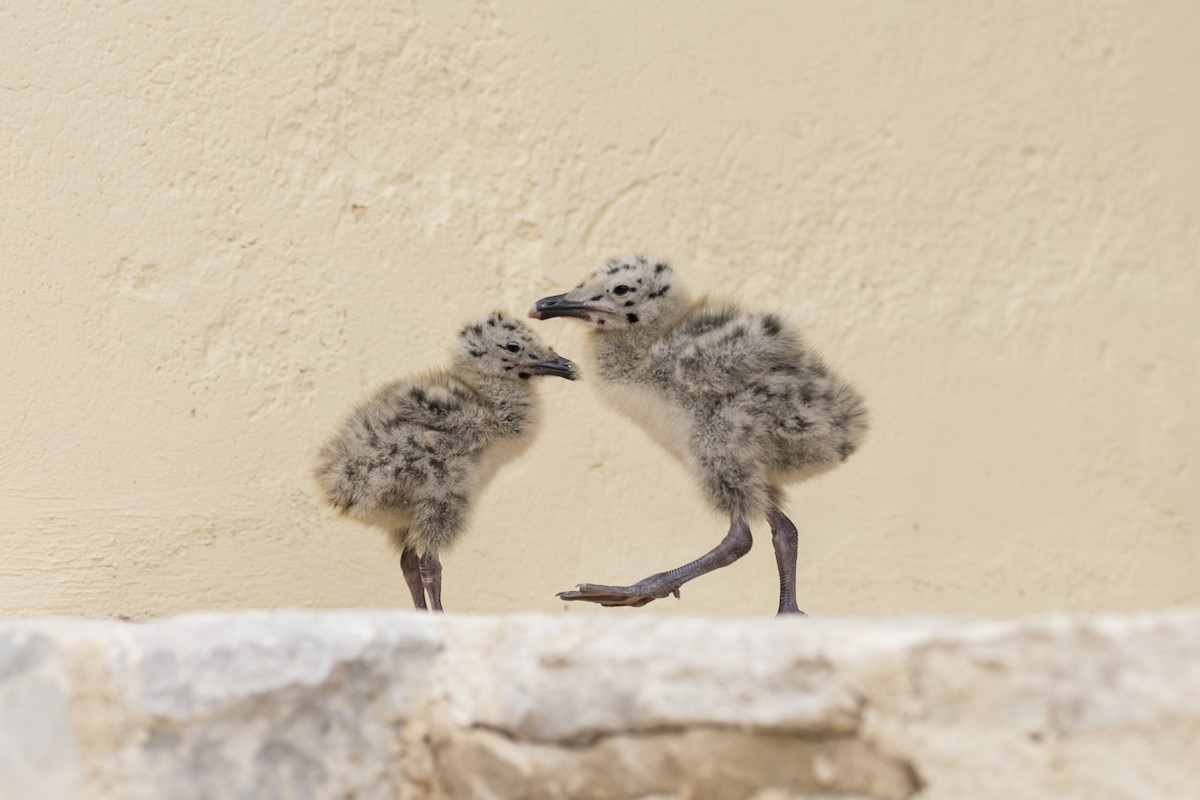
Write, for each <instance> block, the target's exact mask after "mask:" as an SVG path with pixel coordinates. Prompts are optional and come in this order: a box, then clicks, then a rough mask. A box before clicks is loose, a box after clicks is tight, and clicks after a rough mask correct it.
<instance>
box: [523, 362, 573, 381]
mask: <svg viewBox="0 0 1200 800" xmlns="http://www.w3.org/2000/svg"><path fill="white" fill-rule="evenodd" d="M521 371H522V372H528V373H529V374H530V375H554V376H555V377H558V378H566V379H567V380H569V381H573V380H575V379H576V378H578V377H579V367H578V366H576V365H575V362H574V361H568V360H567V359H565V358H563V357H562V356H555V358H554V360H553V361H539V362H538V363H536V364H529V365H527V366H525V367H523V368H522V370H521Z"/></svg>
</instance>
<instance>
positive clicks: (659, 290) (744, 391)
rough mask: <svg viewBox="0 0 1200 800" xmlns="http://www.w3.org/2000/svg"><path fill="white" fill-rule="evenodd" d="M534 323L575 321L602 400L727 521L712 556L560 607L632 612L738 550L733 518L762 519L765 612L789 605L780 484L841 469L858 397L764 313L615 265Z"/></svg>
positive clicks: (548, 303) (786, 525)
mask: <svg viewBox="0 0 1200 800" xmlns="http://www.w3.org/2000/svg"><path fill="white" fill-rule="evenodd" d="M529 316H531V317H533V318H535V319H550V318H552V317H571V318H574V319H577V320H581V321H583V322H585V323H587V324H588V326H589V327H590V328H591V330H590V345H591V350H592V356H593V358H594V361H595V367H594V368H595V370H596V374H597V375H598V376H599V380H598V384H599V386H600V390H601V392H602V394H603V396H604V398H605V399H606V400H608V401H609V403H610V404H611V405H613V406H615V407H616V408H617V410H619V411H621V412H623V413H625V414H627V415H628V416H630V417H631V418H632V419H633V420H634V421H635V422H637V423H638V424H640V425H641V426H642V427H643V428H644V429H645V430H646V432H647V433H649V434H650V436H651V437H652V438H653V439H655V440H656V441H657V442H658V443H659V444H661V445H662V446H664V447H665V448H666V449H667V450H669V451H670V452H671V453H673V454H674V455H675V456H676V457H677V458H678V459H679V460H680V461H682V462H683V463H684V464H685V465H686V466H687V467H688V468H689V469H690V471H691V472H692V473H693V474H694V475H695V477H696V479H697V480H698V481H699V483H700V485H701V487H702V489H703V492H704V494H705V495H706V496H707V498H708V500H709V502H710V503H712V505H713V506H715V507H716V508H717V509H718V510H720V511H722V512H723V513H725V514H727V515H728V516H729V520H730V526H729V533H728V534H727V535H726V536H725V538H724V539H723V540H722V541H721V543H720V544H718V545H717V546H716V547H715V548H714V549H713V550H712V551H710V552H708V553H706V554H705V555H703V556H701V557H700V558H698V559H696V560H695V561H692V562H691V563H689V564H686V565H684V566H682V567H679V568H677V569H672V570H669V571H667V572H660V573H658V574H655V575H651V576H650V577H648V578H646V579H644V580H641V581H638V582H637V583H635V584H633V585H631V586H607V585H601V584H591V583H584V584H580V585H579V586H578V588H577V589H576V590H574V591H569V592H562V593H561V594H559V597H561V598H563V599H565V600H587V601H590V602H594V603H599V604H601V605H605V606H643V605H645V604H646V603H649V602H651V601H652V600H656V599H659V598H662V597H666V596H667V595H674V596H675V597H678V596H679V587H680V586H682V585H683V584H684V583H686V582H688V581H690V580H692V579H693V578H696V577H699V576H700V575H704V574H705V573H707V572H711V571H712V570H714V569H718V568H720V567H724V566H727V565H729V564H731V563H733V562H734V561H736V560H737V559H739V558H741V557H742V556H743V555H745V554H746V553H747V552H749V550H750V545H751V536H750V527H749V525H748V522H747V520H750V519H754V518H761V517H766V519H767V522H768V524H769V525H770V527H771V543H772V544H773V545H774V548H775V561H776V565H777V567H778V570H779V613H780V614H787V613H803V612H801V611H800V610H799V608H797V604H796V550H797V532H796V526H795V525H793V524H792V522H791V520H789V519H788V518H787V517H786V516H785V515H784V513H783V511H782V509H781V508H780V504H781V502H782V499H783V486H784V485H786V484H789V483H793V482H796V481H800V480H804V479H806V478H810V477H812V476H814V475H817V474H820V473H822V472H825V471H827V470H829V469H831V468H833V467H835V466H837V465H838V464H840V463H842V462H843V461H845V460H846V459H847V458H848V457H849V456H850V454H851V453H853V452H854V451H855V450H856V449H857V448H858V446H859V444H860V443H861V441H862V439H863V436H864V435H865V433H866V431H867V412H866V407H865V406H864V405H863V401H862V398H861V397H860V396H859V394H858V392H856V391H855V390H854V389H853V388H852V387H851V386H850V385H849V384H848V383H846V382H845V381H843V380H842V379H841V378H839V377H838V376H837V375H835V374H834V373H833V371H832V370H831V369H830V368H829V367H828V366H826V365H825V363H824V362H823V361H822V360H821V358H820V357H819V356H818V355H817V354H816V353H815V352H814V351H813V350H811V349H810V348H809V347H808V346H807V345H805V344H804V342H803V341H802V340H801V339H800V337H799V336H798V335H797V334H796V333H795V332H793V331H792V330H791V329H790V328H789V327H788V326H786V325H785V324H784V322H783V321H782V320H781V319H780V318H779V317H778V316H776V315H775V314H770V313H762V312H758V311H747V310H743V309H741V308H739V307H738V306H735V305H731V304H726V303H717V302H709V301H705V300H699V301H693V300H692V299H690V298H689V296H688V294H687V292H686V291H685V289H684V287H683V285H682V282H681V281H680V280H679V278H678V277H677V275H676V273H675V271H674V270H673V269H671V267H669V266H668V265H667V264H665V263H663V262H661V261H654V260H651V259H647V258H644V257H642V256H628V257H622V258H615V259H613V260H611V261H609V262H608V263H607V264H605V265H604V266H602V267H600V268H599V269H597V270H596V271H595V272H593V273H592V274H591V276H590V277H588V278H587V280H585V281H584V282H583V283H581V284H580V285H579V286H576V287H575V288H574V289H572V290H571V291H569V292H566V293H565V294H559V295H554V296H553V297H545V298H543V299H541V300H538V301H537V302H536V303H535V304H534V306H533V308H532V309H530V311H529Z"/></svg>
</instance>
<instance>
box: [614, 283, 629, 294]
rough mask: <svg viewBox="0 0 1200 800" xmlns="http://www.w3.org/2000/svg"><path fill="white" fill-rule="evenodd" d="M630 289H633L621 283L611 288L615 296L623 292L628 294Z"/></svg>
mask: <svg viewBox="0 0 1200 800" xmlns="http://www.w3.org/2000/svg"><path fill="white" fill-rule="evenodd" d="M631 291H633V290H632V289H630V288H629V287H628V286H625V285H621V286H618V287H617V288H615V289H613V294H615V295H616V296H617V297H620V296H621V295H623V294H629V293H630V292H631Z"/></svg>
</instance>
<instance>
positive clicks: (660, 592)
mask: <svg viewBox="0 0 1200 800" xmlns="http://www.w3.org/2000/svg"><path fill="white" fill-rule="evenodd" d="M752 541H753V540H752V539H751V538H750V526H749V525H747V524H746V520H745V519H744V518H742V517H741V516H740V515H736V514H735V515H734V516H733V517H732V518H731V519H730V524H729V533H727V534H726V535H725V538H724V539H722V540H721V543H720V544H718V545H717V546H716V547H714V548H713V549H712V550H710V551H709V552H707V553H705V554H704V555H702V556H700V557H699V558H697V559H696V560H695V561H693V562H691V563H690V564H685V565H683V566H682V567H679V568H677V569H673V570H670V571H669V572H660V573H658V574H657V575H651V576H650V577H649V578H646V579H645V580H641V581H638V582H637V583H635V584H633V585H632V586H603V585H600V584H595V583H581V584H579V586H578V587H576V588H575V590H574V591H570V592H559V593H558V596H559V597H561V598H562V599H563V600H587V601H588V602H590V603H599V604H600V605H602V606H635V607H637V606H644V605H646V603H649V602H650V601H651V600H657V599H659V598H661V597H666V596H667V595H669V594H673V595H675V596H676V597H679V587H680V586H683V584H685V583H687V582H688V581H690V580H692V579H693V578H699V577H700V576H701V575H704V574H705V573H708V572H712V571H713V570H714V569H719V568H721V567H726V566H729V565H730V564H732V563H733V562H734V561H737V560H738V559H739V558H741V557H742V556H744V555H746V553H749V552H750V545H751V544H752Z"/></svg>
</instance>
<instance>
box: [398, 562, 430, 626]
mask: <svg viewBox="0 0 1200 800" xmlns="http://www.w3.org/2000/svg"><path fill="white" fill-rule="evenodd" d="M400 569H401V571H403V572H404V582H405V583H407V584H408V591H409V593H410V594H411V595H412V599H413V608H415V609H417V610H418V611H425V610H427V609H426V606H425V585H424V584H423V583H421V557H420V556H418V555H417V551H416V550H413V549H412V548H411V547H405V548H404V549H403V550H401V551H400Z"/></svg>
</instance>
